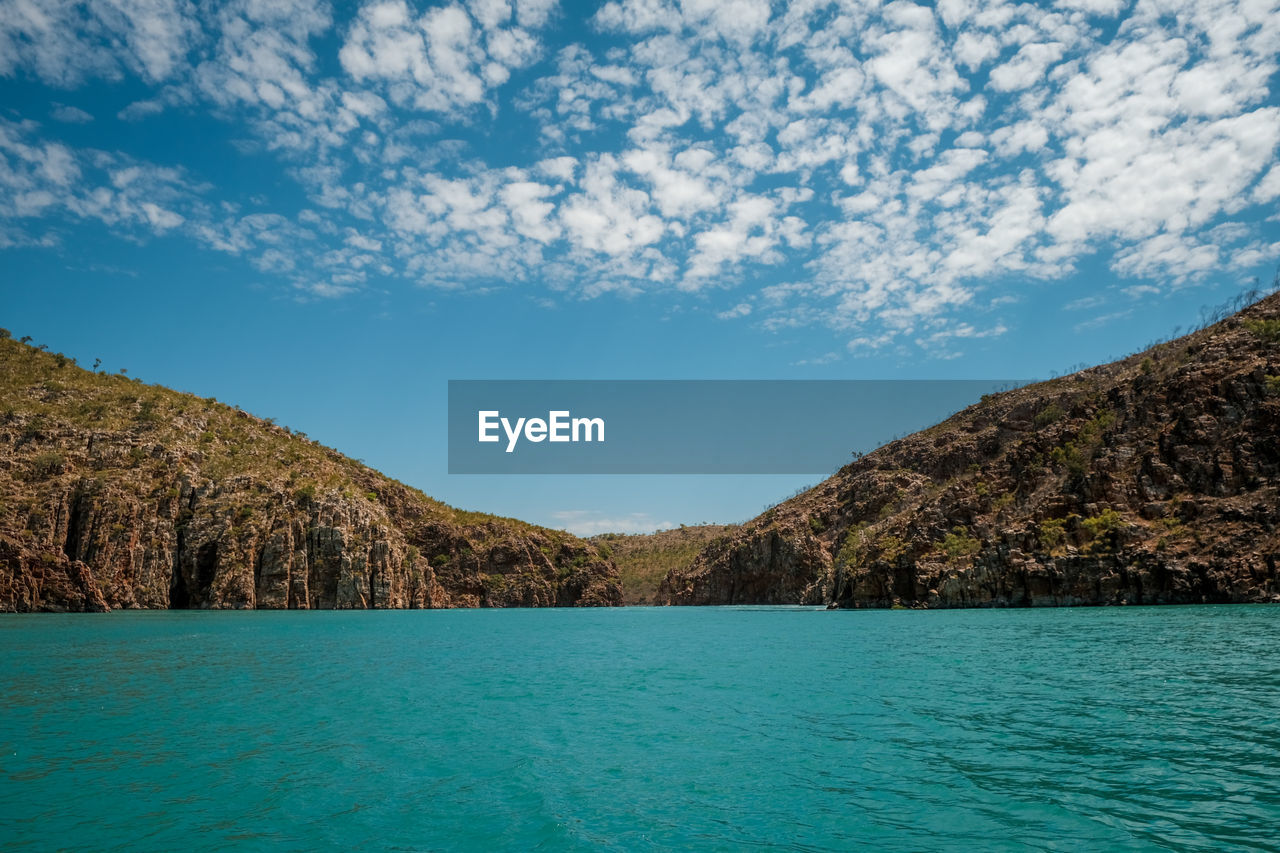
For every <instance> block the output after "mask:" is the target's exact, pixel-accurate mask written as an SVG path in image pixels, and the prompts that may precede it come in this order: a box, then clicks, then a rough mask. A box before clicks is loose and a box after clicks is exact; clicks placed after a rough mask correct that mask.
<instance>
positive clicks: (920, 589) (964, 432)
mask: <svg viewBox="0 0 1280 853" xmlns="http://www.w3.org/2000/svg"><path fill="white" fill-rule="evenodd" d="M1278 569H1280V295H1273V296H1270V297H1268V298H1266V299H1264V300H1262V301H1261V302H1259V303H1257V304H1255V305H1253V306H1251V307H1250V308H1248V309H1246V310H1244V311H1242V312H1240V313H1239V314H1237V315H1235V316H1232V317H1229V318H1227V319H1225V320H1223V321H1222V322H1219V323H1217V324H1215V325H1213V326H1210V327H1208V328H1206V329H1203V330H1201V331H1199V332H1196V333H1195V334H1192V335H1189V336H1187V337H1185V338H1181V339H1178V340H1175V341H1171V342H1168V343H1165V344H1161V345H1159V346H1156V347H1154V348H1152V349H1151V350H1148V351H1147V352H1144V353H1140V354H1138V355H1135V356H1132V357H1130V358H1128V359H1125V360H1123V361H1120V362H1116V363H1114V364H1109V365H1105V366H1102V367H1097V368H1091V369H1089V370H1085V371H1082V372H1080V373H1077V374H1074V375H1071V376H1067V377H1063V378H1061V379H1055V380H1053V381H1050V382H1045V383H1039V384H1037V385H1031V386H1027V387H1024V388H1019V389H1016V390H1013V391H1009V392H1006V393H1003V394H999V395H995V396H992V397H990V398H987V399H984V400H983V402H981V403H980V404H978V405H975V406H972V407H971V408H969V409H967V410H965V411H964V412H961V413H959V414H958V415H956V416H954V417H953V418H951V419H949V420H948V421H946V422H945V423H942V424H939V425H937V426H935V427H932V428H930V429H928V430H925V431H923V432H920V433H916V434H914V435H912V436H909V437H907V438H904V439H901V440H899V441H895V442H893V443H891V444H888V445H886V446H884V447H882V448H880V449H878V450H876V451H875V452H873V453H871V454H868V455H867V456H865V457H863V458H861V459H859V460H857V461H856V462H854V463H852V464H850V465H848V466H846V467H845V468H843V469H841V470H840V471H839V472H838V473H837V474H836V475H835V476H833V477H831V478H830V479H828V480H827V481H825V482H823V483H821V484H820V485H818V486H817V487H815V488H814V489H812V490H810V491H808V492H806V493H804V494H802V495H800V496H798V497H796V498H794V499H792V500H789V501H787V502H785V503H783V504H780V505H778V506H776V507H774V508H773V509H771V510H769V511H768V512H766V513H765V514H764V515H762V516H760V517H759V518H756V519H754V520H753V521H751V522H748V523H747V524H746V525H743V527H742V528H741V529H740V530H738V531H737V532H736V533H734V534H733V535H731V536H727V537H724V538H723V539H721V540H718V541H716V542H713V543H711V544H710V545H709V546H708V547H707V548H706V549H705V550H704V551H703V552H702V553H701V554H700V555H698V557H697V558H695V559H694V561H693V562H692V564H691V565H689V566H688V567H687V568H685V569H678V570H675V571H672V572H671V573H670V574H668V575H667V577H666V578H665V579H664V581H663V584H662V586H661V587H660V589H659V592H658V596H657V600H658V602H659V603H667V604H737V603H770V604H780V603H795V604H824V603H825V604H834V605H837V606H840V607H891V606H903V607H989V606H1056V605H1091V604H1125V603H1132V604H1160V603H1198V602H1264V601H1280V575H1278V574H1277V572H1278Z"/></svg>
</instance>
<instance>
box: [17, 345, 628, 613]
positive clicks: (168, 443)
mask: <svg viewBox="0 0 1280 853" xmlns="http://www.w3.org/2000/svg"><path fill="white" fill-rule="evenodd" d="M621 601H622V592H621V588H620V586H619V584H618V573H617V569H616V567H615V566H614V565H613V563H612V561H611V560H609V559H607V558H605V557H603V556H601V554H600V553H599V552H598V551H597V550H596V548H595V547H594V546H593V545H591V544H589V543H587V542H584V541H582V540H580V539H577V538H576V537H573V536H571V535H569V534H567V533H564V532H561V531H554V530H546V529H543V528H539V527H535V526H533V525H529V524H525V523H524V522H520V521H516V520H514V519H504V518H498V517H495V516H489V515H484V514H481V513H470V512H463V511H461V510H457V509H454V508H452V507H449V506H446V505H445V504H442V503H440V502H438V501H435V500H432V499H431V498H429V497H427V496H426V495H424V494H422V493H421V492H418V491H416V490H414V489H412V488H409V487H408V486H405V485H403V484H401V483H398V482H396V481H394V480H391V479H389V478H387V477H385V476H383V475H382V474H379V473H378V472H376V471H373V470H372V469H370V468H368V467H366V466H364V465H363V464H361V463H359V462H356V461H355V460H352V459H348V458H346V457H344V456H342V455H340V454H338V453H337V452H335V451H333V450H331V449H329V448H326V447H323V446H321V445H319V444H317V443H315V442H313V441H311V440H309V439H307V438H306V437H305V436H304V435H302V434H300V433H293V432H291V431H289V430H288V429H285V428H283V427H279V426H275V425H274V424H272V423H270V422H268V421H264V420H260V419H258V418H254V417H252V416H250V415H248V414H247V413H245V412H243V411H240V410H238V409H235V408H232V407H230V406H226V405H224V404H221V403H218V402H216V401H213V400H204V399H201V398H197V397H194V396H191V395H188V394H180V393H178V392H175V391H170V390H168V389H165V388H160V387H156V386H148V385H144V384H142V383H139V382H137V381H136V380H130V379H126V378H124V377H123V376H114V375H112V376H108V375H100V374H96V373H90V372H89V371H86V370H82V369H80V368H78V367H76V366H75V364H74V362H72V361H71V360H70V359H68V358H66V357H65V356H62V355H61V354H56V353H47V352H43V351H40V350H38V349H36V348H34V347H31V346H27V345H25V344H22V343H19V342H17V341H14V340H11V339H9V337H8V335H7V333H6V334H4V335H3V336H0V610H7V611H15V610H16V611H34V610H72V611H83V610H107V609H111V608H121V607H125V608H132V607H139V608H279V609H284V608H291V609H292V608H297V609H305V608H326V609H327V608H338V609H342V608H406V607H420V608H427V607H546V606H569V605H616V604H620V603H621Z"/></svg>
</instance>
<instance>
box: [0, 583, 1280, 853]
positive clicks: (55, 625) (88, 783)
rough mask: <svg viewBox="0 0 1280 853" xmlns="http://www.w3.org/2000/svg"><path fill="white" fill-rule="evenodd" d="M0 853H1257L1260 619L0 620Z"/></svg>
mask: <svg viewBox="0 0 1280 853" xmlns="http://www.w3.org/2000/svg"><path fill="white" fill-rule="evenodd" d="M0 838H3V842H2V843H3V846H4V847H6V848H7V849H15V850H44V849H65V848H68V847H91V848H94V849H113V848H115V849H129V850H157V851H159V850H166V851H167V850H174V849H181V848H188V849H196V850H202V849H208V850H214V849H223V848H225V847H227V846H228V845H231V844H238V845H240V846H245V847H259V848H266V847H271V848H283V849H315V848H359V849H364V850H476V851H482V850H490V849H493V848H495V847H496V848H503V849H516V850H527V849H545V850H597V849H606V850H665V849H703V850H737V849H743V848H758V849H766V850H768V849H780V850H848V849H850V848H851V847H854V846H859V845H861V846H866V847H868V848H874V849H880V850H904V851H905V850H974V849H983V850H1100V849H1111V850H1155V849H1165V850H1206V851H1208V850H1215V851H1216V850H1224V849H1253V850H1277V849H1280V843H1278V842H1277V840H1276V839H1277V838H1280V607H1265V606H1256V607H1248V606H1234V607H1216V606H1214V607H1210V606H1203V607H1162V608H1114V609H1069V610H1067V609H1064V610H998V611H993V610H982V611H977V610H973V611H945V612H885V611H870V612H823V611H813V610H808V609H799V608H794V609H793V608H659V609H650V608H626V609H619V610H512V611H427V612H421V611H399V612H385V611H384V612H344V613H334V612H328V613H319V612H313V613H297V612H292V613H291V612H250V613H220V612H154V613H139V612H123V613H111V614H105V615H65V616H63V615H31V616H25V615H19V616H13V615H10V616H4V617H2V618H0Z"/></svg>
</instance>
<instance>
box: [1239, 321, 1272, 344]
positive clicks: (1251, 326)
mask: <svg viewBox="0 0 1280 853" xmlns="http://www.w3.org/2000/svg"><path fill="white" fill-rule="evenodd" d="M1244 327H1245V328H1246V329H1248V330H1249V331H1251V332H1253V333H1254V334H1255V335H1257V336H1258V337H1260V338H1262V339H1263V340H1264V341H1268V342H1270V343H1273V344H1274V343H1280V317H1268V318H1266V319H1260V320H1245V321H1244Z"/></svg>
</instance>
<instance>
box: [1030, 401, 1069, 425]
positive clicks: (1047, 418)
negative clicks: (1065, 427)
mask: <svg viewBox="0 0 1280 853" xmlns="http://www.w3.org/2000/svg"><path fill="white" fill-rule="evenodd" d="M1064 414H1065V412H1063V411H1062V407H1061V406H1059V405H1058V404H1057V403H1050V404H1049V405H1047V406H1045V407H1044V408H1043V409H1041V410H1040V411H1039V412H1037V413H1036V426H1037V427H1046V426H1048V425H1049V424H1052V423H1056V422H1058V421H1060V420H1062V416H1063V415H1064Z"/></svg>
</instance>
